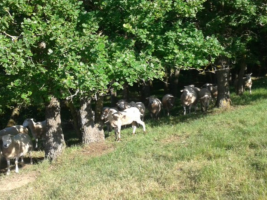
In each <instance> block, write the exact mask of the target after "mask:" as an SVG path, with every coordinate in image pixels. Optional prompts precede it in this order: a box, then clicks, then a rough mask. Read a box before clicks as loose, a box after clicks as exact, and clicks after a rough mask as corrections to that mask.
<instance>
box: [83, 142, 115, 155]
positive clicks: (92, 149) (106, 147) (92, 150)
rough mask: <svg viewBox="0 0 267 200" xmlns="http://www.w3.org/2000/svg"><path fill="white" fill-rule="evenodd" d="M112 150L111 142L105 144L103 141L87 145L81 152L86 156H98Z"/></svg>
mask: <svg viewBox="0 0 267 200" xmlns="http://www.w3.org/2000/svg"><path fill="white" fill-rule="evenodd" d="M113 150H114V146H113V145H111V144H106V143H105V142H101V143H94V144H90V145H88V146H85V147H84V148H83V150H82V154H85V155H86V156H92V157H94V156H100V155H103V154H106V153H109V152H112V151H113Z"/></svg>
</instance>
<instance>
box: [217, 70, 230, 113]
mask: <svg viewBox="0 0 267 200" xmlns="http://www.w3.org/2000/svg"><path fill="white" fill-rule="evenodd" d="M229 75H230V73H229V68H227V69H220V70H217V71H216V77H217V82H218V97H217V101H216V106H217V107H219V108H229V107H230V102H231V100H230V91H229Z"/></svg>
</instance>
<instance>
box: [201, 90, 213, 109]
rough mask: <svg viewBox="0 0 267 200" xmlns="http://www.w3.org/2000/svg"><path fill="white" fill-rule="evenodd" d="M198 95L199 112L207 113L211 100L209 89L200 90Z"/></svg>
mask: <svg viewBox="0 0 267 200" xmlns="http://www.w3.org/2000/svg"><path fill="white" fill-rule="evenodd" d="M198 95H199V101H200V104H201V110H202V111H203V112H207V111H208V108H209V104H210V100H211V98H212V97H211V93H210V91H209V89H208V88H201V89H200V91H199V93H198Z"/></svg>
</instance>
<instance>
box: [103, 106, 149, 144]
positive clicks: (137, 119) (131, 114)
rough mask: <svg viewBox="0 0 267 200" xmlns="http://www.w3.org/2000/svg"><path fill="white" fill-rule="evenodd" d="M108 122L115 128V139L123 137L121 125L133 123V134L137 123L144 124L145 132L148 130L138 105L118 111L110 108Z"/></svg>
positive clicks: (118, 139)
mask: <svg viewBox="0 0 267 200" xmlns="http://www.w3.org/2000/svg"><path fill="white" fill-rule="evenodd" d="M107 119H108V122H109V123H110V125H111V126H112V127H113V128H114V129H115V136H116V137H115V140H117V141H120V139H121V126H123V125H128V124H132V127H133V134H135V131H136V123H138V124H140V125H142V126H143V130H144V132H146V127H145V123H144V122H143V121H142V120H141V113H140V111H139V110H138V108H136V107H130V108H126V109H125V110H124V111H118V112H117V111H116V110H114V109H110V110H109V113H108V116H107Z"/></svg>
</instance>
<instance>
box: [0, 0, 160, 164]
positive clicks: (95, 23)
mask: <svg viewBox="0 0 267 200" xmlns="http://www.w3.org/2000/svg"><path fill="white" fill-rule="evenodd" d="M0 8H1V9H0V19H1V20H0V33H1V34H0V67H1V74H0V75H1V80H2V82H1V87H3V88H6V91H7V92H10V93H9V95H8V96H4V95H2V96H0V101H1V102H11V99H15V102H22V101H23V102H24V103H25V104H35V105H36V104H40V103H45V104H46V111H47V112H46V119H47V120H48V127H49V129H48V130H47V133H46V138H47V142H46V144H47V145H46V148H45V149H46V151H45V153H46V157H47V158H49V159H50V160H54V159H55V158H57V157H58V156H59V155H60V153H61V151H62V150H63V149H64V148H63V146H64V137H63V136H62V129H61V124H60V123H61V122H60V112H59V110H58V109H59V107H58V106H53V105H54V103H53V102H57V103H56V105H59V100H60V99H66V98H68V97H72V98H76V99H79V98H80V97H87V98H89V99H90V97H91V96H95V94H102V93H103V94H105V93H106V92H107V86H108V85H109V84H111V83H112V87H113V88H116V89H119V88H122V87H123V85H124V83H128V84H130V85H131V84H133V83H134V82H137V81H138V79H140V78H144V79H146V80H147V79H153V78H160V77H161V74H162V68H161V64H160V62H159V60H157V59H155V58H152V57H149V56H148V57H147V56H146V55H144V54H142V53H137V54H136V52H135V51H134V49H133V48H132V45H131V44H130V43H129V40H127V39H123V38H121V40H116V41H114V40H110V39H109V38H108V37H107V36H106V35H103V34H102V32H101V30H99V18H97V14H98V12H99V10H94V11H89V12H86V11H85V10H84V7H83V2H79V1H75V0H60V1H59V0H33V1H27V0H21V1H16V2H14V1H9V0H3V1H1V2H0ZM110 53H112V54H111V55H110ZM140 74H141V76H140ZM86 103H88V101H87V102H85V104H86ZM82 106H84V104H82ZM88 106H89V107H90V104H89V105H88ZM52 115H54V119H55V121H52V119H53V117H52ZM93 128H94V127H93ZM95 128H98V127H95ZM87 130H88V129H87ZM85 131H86V130H85ZM83 132H84V131H83ZM55 141H56V142H55Z"/></svg>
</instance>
